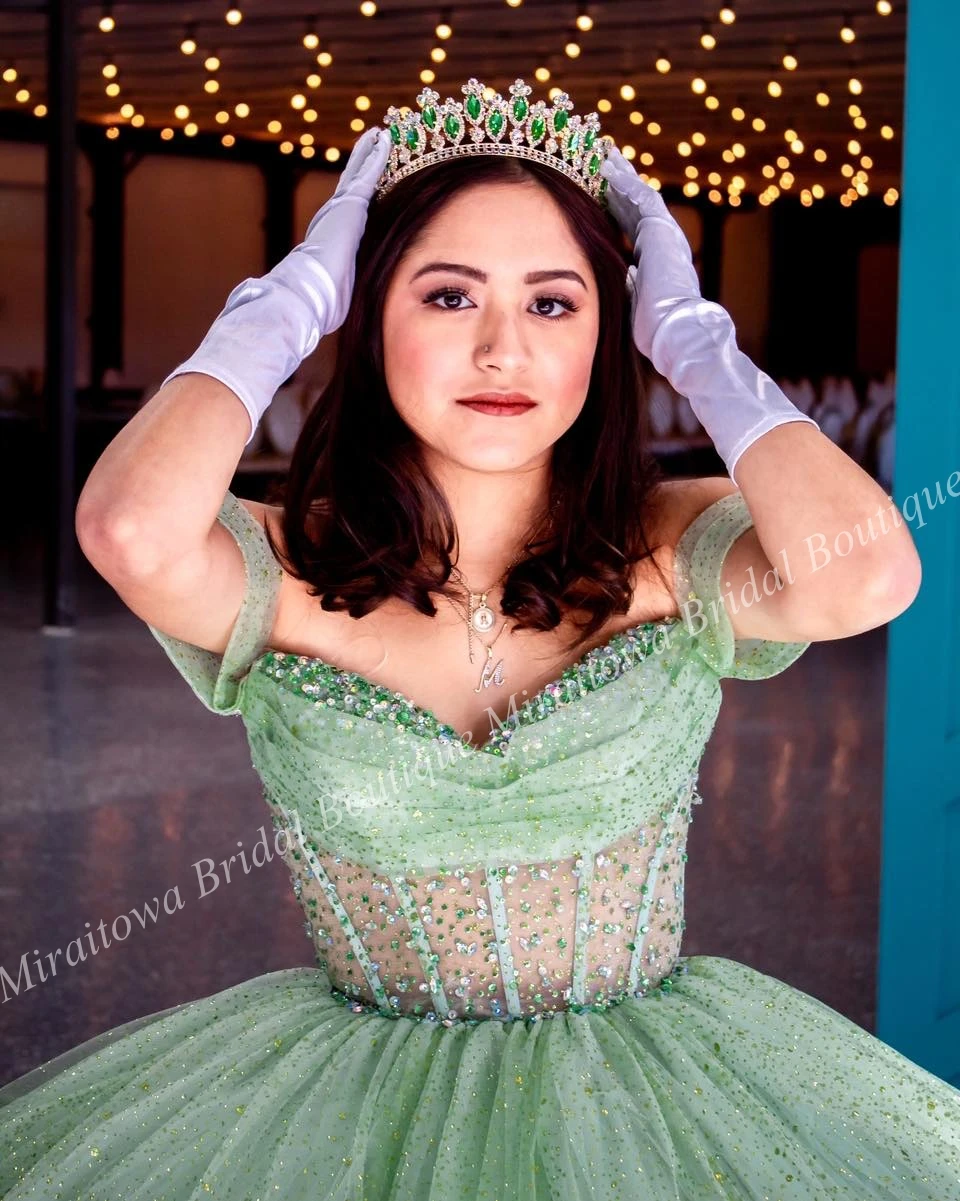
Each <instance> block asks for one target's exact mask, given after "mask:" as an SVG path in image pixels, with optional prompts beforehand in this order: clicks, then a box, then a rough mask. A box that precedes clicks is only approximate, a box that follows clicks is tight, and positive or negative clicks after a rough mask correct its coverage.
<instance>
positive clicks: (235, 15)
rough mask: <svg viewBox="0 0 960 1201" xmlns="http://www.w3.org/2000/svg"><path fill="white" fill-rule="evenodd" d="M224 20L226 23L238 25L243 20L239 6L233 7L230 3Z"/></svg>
mask: <svg viewBox="0 0 960 1201" xmlns="http://www.w3.org/2000/svg"><path fill="white" fill-rule="evenodd" d="M224 20H225V21H226V23H227V24H228V25H239V24H240V22H241V21H242V20H243V13H242V12H241V11H240V9H239V8H235V7H234V6H233V5H231V6H230V7H229V8H228V9H227V11H226V13H225V14H224Z"/></svg>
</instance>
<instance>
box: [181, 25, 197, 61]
mask: <svg viewBox="0 0 960 1201" xmlns="http://www.w3.org/2000/svg"><path fill="white" fill-rule="evenodd" d="M196 52H197V39H196V36H195V27H194V26H193V25H188V26H187V28H186V31H185V33H184V35H183V40H182V41H181V43H180V53H181V54H196Z"/></svg>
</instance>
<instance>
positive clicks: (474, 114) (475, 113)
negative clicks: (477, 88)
mask: <svg viewBox="0 0 960 1201" xmlns="http://www.w3.org/2000/svg"><path fill="white" fill-rule="evenodd" d="M481 108H482V105H481V104H480V97H479V96H476V95H473V94H471V95H469V96H468V97H467V114H468V115H469V116H470V117H471V118H472V120H474V121H476V120H477V119H478V118H479V116H480V110H481Z"/></svg>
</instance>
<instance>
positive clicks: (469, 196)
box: [405, 181, 587, 266]
mask: <svg viewBox="0 0 960 1201" xmlns="http://www.w3.org/2000/svg"><path fill="white" fill-rule="evenodd" d="M440 251H442V252H443V255H444V257H452V255H453V253H454V252H455V253H456V254H457V255H459V256H460V257H459V258H458V259H457V261H458V262H466V263H475V264H476V265H477V266H483V263H482V262H481V261H480V259H481V258H482V257H485V258H486V259H488V260H490V261H492V262H500V261H502V260H505V259H510V260H511V261H512V263H515V264H516V265H517V266H520V265H525V264H529V263H531V262H533V261H534V260H541V259H543V257H544V255H547V254H549V257H550V258H551V263H550V264H549V265H551V266H554V265H557V264H554V263H553V261H552V260H553V259H555V258H556V257H557V254H558V253H560V252H562V253H563V255H564V258H565V259H567V260H568V261H573V260H576V261H577V262H578V263H579V264H580V265H585V264H586V263H587V259H586V257H585V255H584V253H583V251H582V250H581V249H580V244H579V242H578V241H577V239H576V238H575V237H574V235H573V233H572V232H571V230H570V227H569V225H568V224H567V221H566V219H565V217H564V215H563V212H562V211H561V209H560V207H559V205H558V204H557V203H556V201H555V200H554V199H553V197H552V196H551V195H550V193H549V192H547V191H546V190H545V189H544V188H541V187H540V186H539V185H538V184H536V183H535V182H532V181H531V182H530V183H524V184H515V183H514V184H502V183H498V184H493V183H487V184H475V185H472V186H471V187H468V188H464V189H463V190H462V191H460V192H458V193H457V194H456V195H455V196H454V197H453V198H452V199H451V200H449V201H448V202H447V203H446V204H445V205H444V207H443V208H442V209H441V210H440V212H438V213H437V214H436V215H435V216H433V217H432V218H431V219H430V221H429V222H428V223H427V225H426V226H425V227H424V229H423V231H422V234H421V236H420V237H419V238H418V239H417V242H416V244H415V245H414V246H411V248H410V250H409V251H408V254H407V255H406V256H405V257H406V258H407V259H408V260H409V261H410V262H411V263H413V262H414V261H415V260H421V259H425V258H427V257H433V256H434V254H436V253H437V252H440ZM464 256H466V257H464ZM535 265H543V264H542V263H538V264H535Z"/></svg>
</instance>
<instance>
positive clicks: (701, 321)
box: [600, 146, 820, 486]
mask: <svg viewBox="0 0 960 1201" xmlns="http://www.w3.org/2000/svg"><path fill="white" fill-rule="evenodd" d="M600 173H601V175H603V176H605V177H606V179H607V180H608V186H607V192H606V199H607V204H608V206H609V208H610V211H611V212H612V213H613V215H614V217H615V218H616V219H617V222H618V224H619V225H620V227H621V228H622V229H623V231H624V233H625V234H626V235H627V237H628V238H629V239H630V242H631V245H632V246H633V253H634V258H635V259H636V264H635V265H634V266H632V267H629V268H628V270H627V277H628V288H630V290H631V292H632V300H631V306H632V324H633V340H634V343H635V345H636V347H637V349H638V350H639V351H640V353H641V354H643V355H646V357H647V358H648V359H649V360H650V361H651V362H652V363H653V365H654V367H655V368H656V369H657V371H659V372H660V374H661V375H664V376H666V378H667V379H668V380H669V381H670V383H671V385H672V386H673V387H674V388H675V389H676V390H677V392H679V393H680V395H681V396H686V397H687V399H688V400H689V401H690V406H691V408H692V409H693V411H694V413H695V414H696V416H697V419H698V420H699V422H700V424H701V425H702V426H703V428H704V429H705V430H706V431H707V433H708V434H709V435H710V437H711V438H712V439H713V443H714V445H715V446H716V448H717V453H718V454H719V455H720V457H721V458H722V459H723V461H724V463H725V464H726V467H727V471H728V473H729V475H730V478H731V479H732V480H733V482H734V483H735V484H736V482H737V480H736V477H735V475H734V468H735V467H736V464H737V461H738V459H739V458H740V456H741V455H742V454H743V452H744V451H745V450H746V449H747V447H748V446H751V445H752V444H753V443H754V442H756V440H757V439H758V438H761V437H763V435H764V434H766V433H769V431H770V430H772V429H774V428H775V427H776V426H778V425H784V424H785V423H786V422H788V421H805V422H808V423H809V424H810V425H813V426H815V427H816V428H817V429H819V428H820V427H819V426H818V425H817V423H816V422H815V421H814V420H813V419H812V418H811V417H808V416H807V415H806V414H805V413H802V412H801V411H800V410H799V409H798V408H797V407H796V405H795V404H793V402H792V401H791V400H790V399H789V398H788V397H787V396H786V395H785V394H784V393H783V392H782V391H781V389H780V388H779V387H778V386H777V384H775V383H774V381H773V380H772V379H771V378H770V376H769V375H767V374H766V372H764V371H761V370H760V368H759V367H757V366H756V365H755V364H754V363H752V362H751V361H750V359H749V358H747V356H746V355H745V354H744V353H743V352H742V351H741V350H739V349H738V347H737V343H736V331H735V329H734V327H733V321H732V320H731V318H730V315H729V313H727V311H726V309H724V308H723V307H722V306H721V305H719V304H717V303H716V302H715V301H712V300H704V299H703V297H702V296H701V294H700V282H699V280H698V278H697V272H696V268H695V267H694V265H693V255H692V253H691V251H690V244H689V242H688V241H687V239H686V235H685V234H684V232H683V230H682V229H681V228H680V226H679V225H678V224H677V222H676V221H675V220H674V218H673V217H672V216H671V214H670V210H669V209H668V208H667V206H666V204H665V203H664V200H663V197H662V196H661V195H660V193H659V192H658V191H657V190H656V189H655V188H652V187H650V185H649V184H648V183H645V182H644V181H643V180H642V179H641V178H640V176H639V175H638V174H637V172H636V171H635V170H634V168H633V167H632V165H631V164H630V163H629V162H628V161H627V160H626V159H625V158H624V157H623V155H622V154H621V153H620V151H619V150H618V149H617V148H616V147H615V146H611V147H610V150H609V152H608V154H607V158H606V160H605V161H604V163H603V164H602V166H601V167H600ZM738 486H739V485H738Z"/></svg>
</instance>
